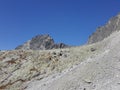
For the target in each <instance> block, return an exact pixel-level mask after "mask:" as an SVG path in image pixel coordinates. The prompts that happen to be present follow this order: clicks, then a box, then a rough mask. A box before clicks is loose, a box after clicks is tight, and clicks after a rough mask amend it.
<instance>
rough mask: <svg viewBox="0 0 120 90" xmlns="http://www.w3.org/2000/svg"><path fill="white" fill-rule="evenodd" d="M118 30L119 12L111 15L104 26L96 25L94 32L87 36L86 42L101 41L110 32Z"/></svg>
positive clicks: (119, 22) (119, 27)
mask: <svg viewBox="0 0 120 90" xmlns="http://www.w3.org/2000/svg"><path fill="white" fill-rule="evenodd" d="M118 30H120V14H118V15H117V16H115V17H112V18H111V19H110V20H109V21H108V23H107V24H106V25H105V26H101V27H98V28H97V30H96V32H94V33H93V34H92V35H91V36H90V37H89V40H88V44H92V43H96V42H98V41H102V40H103V39H104V38H106V37H108V36H109V35H110V34H111V33H113V32H114V31H118Z"/></svg>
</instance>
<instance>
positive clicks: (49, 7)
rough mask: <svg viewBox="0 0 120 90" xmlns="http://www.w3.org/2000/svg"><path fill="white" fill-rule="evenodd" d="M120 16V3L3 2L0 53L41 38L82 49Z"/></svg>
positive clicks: (110, 0)
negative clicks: (112, 18) (51, 38)
mask: <svg viewBox="0 0 120 90" xmlns="http://www.w3.org/2000/svg"><path fill="white" fill-rule="evenodd" d="M119 12H120V0H0V49H1V50H7V49H14V48H15V47H16V46H18V45H20V44H23V43H24V42H25V41H27V40H29V39H31V38H32V37H33V36H35V35H38V34H50V35H51V36H52V37H53V38H54V40H55V42H63V43H66V44H69V45H82V44H84V43H86V41H87V39H88V37H89V35H90V34H91V33H92V32H94V31H95V30H96V28H97V27H98V26H101V25H104V24H105V23H106V22H107V21H108V20H109V19H110V18H111V17H112V16H115V15H117V14H118V13H119Z"/></svg>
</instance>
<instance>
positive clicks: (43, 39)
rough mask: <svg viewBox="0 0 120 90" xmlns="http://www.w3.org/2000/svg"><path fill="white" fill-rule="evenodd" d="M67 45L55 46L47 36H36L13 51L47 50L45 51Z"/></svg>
mask: <svg viewBox="0 0 120 90" xmlns="http://www.w3.org/2000/svg"><path fill="white" fill-rule="evenodd" d="M65 47H68V45H65V44H64V43H59V44H56V43H55V42H54V40H53V38H52V37H51V36H50V35H49V34H45V35H37V36H35V37H33V38H32V39H31V40H29V41H27V42H26V43H24V44H23V45H20V46H18V47H16V48H15V49H24V50H30V49H31V50H47V49H57V48H65Z"/></svg>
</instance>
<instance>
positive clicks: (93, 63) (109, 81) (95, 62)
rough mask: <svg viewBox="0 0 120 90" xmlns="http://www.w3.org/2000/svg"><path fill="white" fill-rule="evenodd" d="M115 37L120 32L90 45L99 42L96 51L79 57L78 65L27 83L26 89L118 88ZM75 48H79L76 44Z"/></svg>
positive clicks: (119, 66)
mask: <svg viewBox="0 0 120 90" xmlns="http://www.w3.org/2000/svg"><path fill="white" fill-rule="evenodd" d="M119 38H120V32H115V33H114V34H112V35H111V36H110V37H109V38H107V39H105V40H104V41H102V42H99V43H97V44H96V45H91V46H94V47H97V46H99V45H100V46H101V47H102V48H101V47H99V48H97V49H99V50H100V52H96V51H95V52H94V55H91V56H89V57H87V58H86V59H84V60H83V61H80V62H79V64H78V65H75V66H74V64H73V66H74V67H72V68H71V69H67V71H65V72H63V73H61V74H57V75H56V76H55V77H50V78H47V79H43V80H41V81H38V80H35V81H33V82H31V83H29V85H28V87H27V89H26V90H120V46H119V45H120V39H119ZM88 47H89V46H88ZM88 47H87V48H88ZM76 51H80V47H77V50H75V52H76ZM93 51H94V50H93ZM77 53H78V52H77ZM76 55H77V56H80V55H81V54H80V53H78V54H76ZM74 57H76V56H74ZM71 59H72V60H73V61H74V60H75V59H73V58H71ZM71 59H70V60H71ZM79 60H80V57H79Z"/></svg>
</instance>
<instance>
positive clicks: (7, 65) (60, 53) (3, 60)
mask: <svg viewBox="0 0 120 90" xmlns="http://www.w3.org/2000/svg"><path fill="white" fill-rule="evenodd" d="M100 48H101V46H100V45H89V46H81V47H74V48H73V47H72V48H66V49H54V50H42V51H40V50H12V51H0V90H4V89H5V90H23V89H25V88H27V87H28V86H29V83H31V82H33V81H41V80H42V79H44V78H47V77H48V76H51V75H54V74H62V73H63V72H64V71H65V70H68V69H71V68H72V67H73V66H74V65H78V64H80V63H81V62H83V61H84V60H85V59H86V58H88V57H94V55H95V54H97V53H100ZM33 90H34V89H33Z"/></svg>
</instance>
